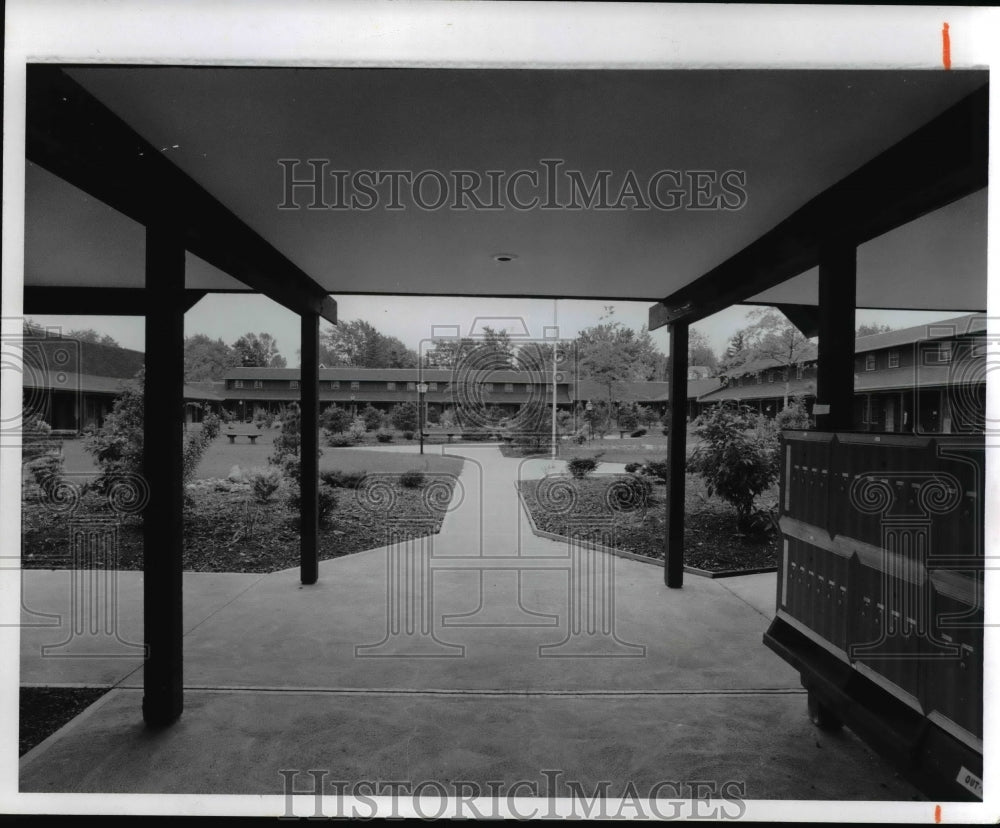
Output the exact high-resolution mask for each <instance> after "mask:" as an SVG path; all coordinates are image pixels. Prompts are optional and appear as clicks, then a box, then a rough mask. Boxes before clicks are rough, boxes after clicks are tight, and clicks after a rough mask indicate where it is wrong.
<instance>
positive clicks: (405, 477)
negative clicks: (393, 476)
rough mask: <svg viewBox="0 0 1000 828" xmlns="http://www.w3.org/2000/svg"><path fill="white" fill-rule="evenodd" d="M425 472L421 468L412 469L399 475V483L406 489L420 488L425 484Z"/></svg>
mask: <svg viewBox="0 0 1000 828" xmlns="http://www.w3.org/2000/svg"><path fill="white" fill-rule="evenodd" d="M424 480H425V478H424V473H423V472H422V471H420V469H410V470H408V471H405V472H403V473H402V474H401V475H400V476H399V485H400V486H402V487H403V488H405V489H419V488H420V487H421V486H423V485H424Z"/></svg>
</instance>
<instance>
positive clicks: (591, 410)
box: [585, 400, 594, 443]
mask: <svg viewBox="0 0 1000 828" xmlns="http://www.w3.org/2000/svg"><path fill="white" fill-rule="evenodd" d="M585 407H586V409H587V420H589V421H590V442H592V443H593V442H594V404H593V403H592V402H591V401H590V400H587V405H586V406H585Z"/></svg>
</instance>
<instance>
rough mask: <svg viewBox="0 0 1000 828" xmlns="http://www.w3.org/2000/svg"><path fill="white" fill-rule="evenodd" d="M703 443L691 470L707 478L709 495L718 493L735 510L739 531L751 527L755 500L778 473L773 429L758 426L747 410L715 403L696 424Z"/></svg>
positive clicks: (690, 460) (705, 479)
mask: <svg viewBox="0 0 1000 828" xmlns="http://www.w3.org/2000/svg"><path fill="white" fill-rule="evenodd" d="M695 434H696V435H697V436H698V437H699V438H700V439H701V440H702V443H701V445H699V446H698V448H697V449H695V451H694V452H693V453H692V455H691V457H690V459H689V460H688V469H689V470H690V471H692V472H695V473H696V474H699V475H700V476H701V478H702V479H703V480H704V481H705V486H706V489H707V490H708V494H709V496H712V495H714V494H717V495H718V496H719V497H721V498H722V499H723V500H725V501H726V502H727V503H729V504H730V505H731V506H732V507H733V508H734V509H735V510H736V525H737V528H738V529H739V530H740V531H749V530H750V529H752V526H751V523H752V520H751V518H752V515H753V512H754V500H755V499H756V497H757V495H759V494H760V493H761V492H763V491H765V490H766V489H767V488H768V487H770V486H771V484H773V483H774V481H775V479H777V476H778V464H777V441H776V440H775V439H774V434H775V432H774V430H773V429H770V430H766V431H765V430H763V429H759V428H756V422H755V421H754V419H753V418H751V417H750V416H748V414H747V413H746V412H742V411H734V410H733V409H731V408H726V407H724V406H716V407H715V408H712V409H710V410H709V411H707V412H706V413H705V414H703V415H702V416H701V417H700V418H699V420H698V424H697V426H696V427H695Z"/></svg>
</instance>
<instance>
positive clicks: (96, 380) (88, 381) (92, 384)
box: [21, 370, 225, 402]
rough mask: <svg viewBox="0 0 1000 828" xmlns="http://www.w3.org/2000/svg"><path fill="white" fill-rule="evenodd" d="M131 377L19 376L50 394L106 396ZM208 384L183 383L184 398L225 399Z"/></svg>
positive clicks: (53, 373) (66, 373) (117, 391)
mask: <svg viewBox="0 0 1000 828" xmlns="http://www.w3.org/2000/svg"><path fill="white" fill-rule="evenodd" d="M130 380H131V378H130V377H102V376H97V375H95V374H79V373H75V372H71V371H52V370H49V371H42V372H32V371H26V372H25V373H23V374H22V380H21V386H22V387H23V388H44V389H48V390H50V391H65V392H68V393H75V394H107V395H110V396H118V395H119V394H120V393H121V391H122V388H124V386H125V384H126V383H127V382H129V381H130ZM209 385H216V384H215V383H211V384H209V383H185V384H184V399H186V400H206V401H213V402H221V401H222V400H224V399H225V397H224V396H223V395H221V394H220V393H218V391H217V390H215V389H214V388H210V387H208V386H209Z"/></svg>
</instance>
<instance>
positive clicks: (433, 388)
mask: <svg viewBox="0 0 1000 828" xmlns="http://www.w3.org/2000/svg"><path fill="white" fill-rule="evenodd" d="M427 390H428V391H437V390H438V384H437V383H436V382H429V383H427Z"/></svg>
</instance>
